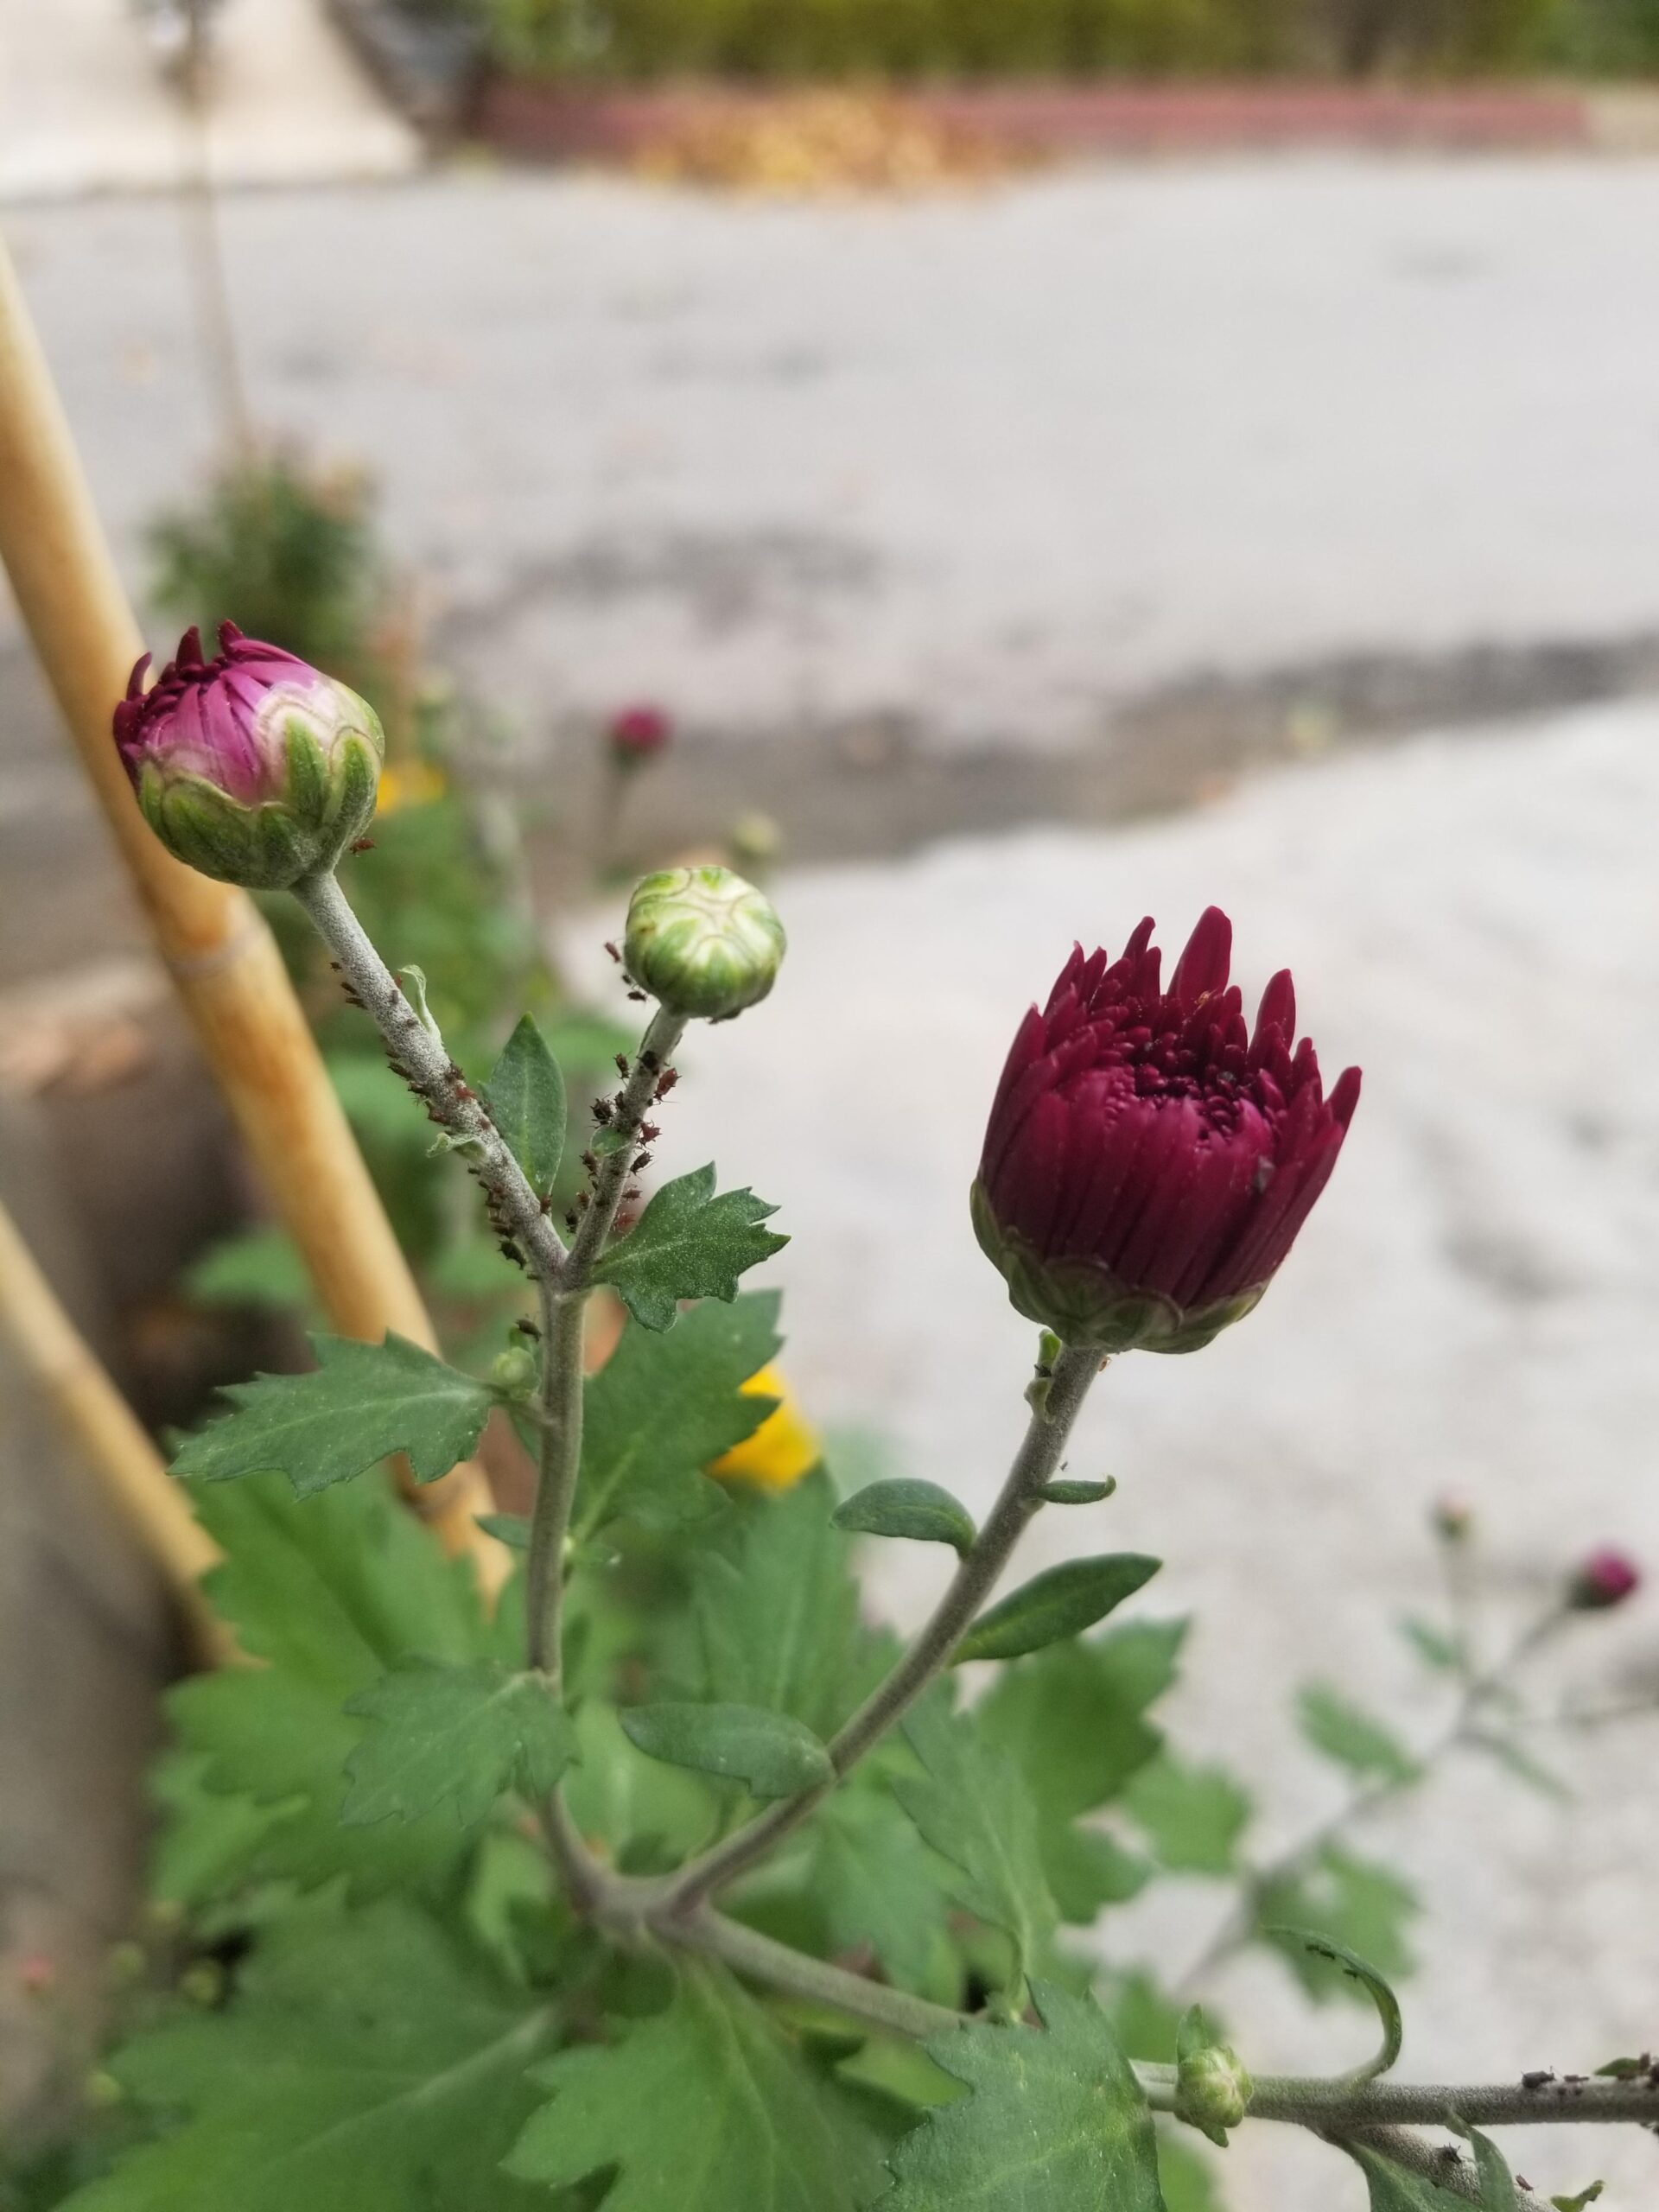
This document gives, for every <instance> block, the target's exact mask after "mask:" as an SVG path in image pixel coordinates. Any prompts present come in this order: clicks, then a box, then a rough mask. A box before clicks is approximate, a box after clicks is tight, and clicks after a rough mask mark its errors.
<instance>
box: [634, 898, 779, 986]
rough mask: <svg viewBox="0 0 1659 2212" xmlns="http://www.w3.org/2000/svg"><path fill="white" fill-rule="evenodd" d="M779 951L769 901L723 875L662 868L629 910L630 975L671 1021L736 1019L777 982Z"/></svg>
mask: <svg viewBox="0 0 1659 2212" xmlns="http://www.w3.org/2000/svg"><path fill="white" fill-rule="evenodd" d="M784 944H785V939H784V925H783V924H782V923H781V922H780V921H779V918H778V917H777V915H776V914H775V913H774V912H773V911H772V902H771V900H770V899H767V898H766V896H765V894H764V893H761V892H759V891H757V890H756V889H755V887H754V886H753V884H752V883H745V882H744V880H743V879H742V877H741V875H734V874H732V872H731V870H730V869H729V868H664V870H663V871H662V872H661V874H658V875H648V876H645V878H644V879H643V880H641V881H640V882H639V883H638V884H636V885H635V887H634V893H633V897H632V899H631V900H630V901H629V903H628V925H627V931H626V937H625V938H624V943H623V953H624V957H625V959H626V963H627V970H628V973H629V975H630V976H632V978H633V980H634V982H636V983H638V984H639V988H640V989H641V990H644V991H649V992H650V993H651V995H652V997H653V998H655V999H658V1000H660V1001H661V1002H662V1004H663V1005H664V1007H667V1008H668V1010H669V1011H670V1012H671V1013H672V1014H687V1015H690V1016H693V1017H695V1018H696V1019H698V1020H703V1021H727V1020H730V1019H731V1017H732V1015H733V1014H741V1012H742V1011H743V1009H744V1007H746V1006H753V1005H754V1004H755V1003H756V1001H758V1000H760V999H763V998H765V996H766V993H767V992H768V991H769V990H770V989H771V988H772V984H773V983H774V982H776V981H777V977H778V967H779V962H780V961H781V960H782V959H783V957H784Z"/></svg>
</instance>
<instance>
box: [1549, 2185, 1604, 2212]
mask: <svg viewBox="0 0 1659 2212" xmlns="http://www.w3.org/2000/svg"><path fill="white" fill-rule="evenodd" d="M1605 2186H1606V2184H1605V2183H1603V2182H1599V2181H1592V2183H1591V2184H1590V2186H1589V2188H1588V2189H1581V2190H1580V2191H1579V2193H1578V2195H1577V2196H1552V2197H1551V2198H1550V2200H1549V2201H1550V2202H1551V2203H1552V2204H1553V2205H1554V2208H1555V2212H1585V2208H1586V2205H1590V2204H1593V2203H1594V2202H1596V2199H1597V2198H1598V2197H1599V2196H1600V2195H1601V2192H1602V2190H1603V2189H1604V2188H1605Z"/></svg>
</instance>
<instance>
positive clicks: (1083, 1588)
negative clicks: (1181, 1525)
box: [950, 1552, 1163, 1667]
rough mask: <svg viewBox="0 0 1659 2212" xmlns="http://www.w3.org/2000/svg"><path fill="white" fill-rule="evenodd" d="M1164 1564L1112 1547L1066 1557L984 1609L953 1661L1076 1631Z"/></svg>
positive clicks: (1028, 1647)
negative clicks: (1097, 1554)
mask: <svg viewBox="0 0 1659 2212" xmlns="http://www.w3.org/2000/svg"><path fill="white" fill-rule="evenodd" d="M1162 1564H1163V1562H1162V1560H1155V1559H1147V1558H1145V1557H1144V1556H1143V1555H1142V1554H1141V1553H1139V1552H1113V1553H1111V1554H1107V1555H1105V1556H1103V1557H1102V1558H1099V1559H1073V1560H1066V1561H1065V1563H1064V1565H1062V1566H1059V1567H1050V1568H1049V1569H1048V1571H1047V1573H1046V1574H1039V1575H1036V1576H1034V1577H1033V1579H1032V1580H1031V1581H1029V1582H1027V1584H1026V1585H1025V1586H1024V1587H1023V1588H1022V1589H1019V1590H1016V1591H1015V1592H1014V1594H1013V1596H1012V1597H1008V1598H1004V1599H1002V1601H1001V1604H1000V1605H993V1606H992V1607H991V1609H990V1611H988V1612H984V1613H982V1614H981V1615H980V1617H979V1618H978V1619H977V1620H976V1622H975V1623H974V1624H973V1626H972V1627H971V1628H970V1629H969V1631H968V1633H967V1634H966V1636H964V1637H963V1639H962V1642H961V1643H959V1644H957V1648H956V1649H955V1651H954V1652H952V1654H951V1656H950V1663H951V1664H952V1666H957V1667H959V1666H961V1665H962V1664H963V1662H964V1661H965V1660H969V1659H1018V1658H1019V1657H1020V1656H1021V1655H1022V1654H1023V1653H1025V1652H1027V1651H1040V1650H1041V1649H1042V1648H1043V1646H1044V1645H1045V1644H1046V1643H1059V1642H1060V1641H1061V1639H1062V1638H1063V1637H1068V1636H1077V1635H1080V1634H1081V1633H1082V1631H1083V1630H1084V1629H1086V1628H1092V1627H1093V1626H1094V1624H1095V1623H1096V1621H1099V1620H1103V1619H1104V1618H1106V1616H1107V1614H1108V1613H1109V1612H1110V1611H1112V1610H1113V1609H1114V1607H1116V1606H1118V1605H1122V1603H1123V1600H1124V1599H1126V1598H1132V1597H1133V1596H1134V1595H1135V1592H1136V1591H1137V1590H1140V1589H1142V1588H1144V1586H1146V1585H1147V1583H1148V1582H1150V1581H1151V1580H1152V1578H1153V1576H1154V1574H1156V1573H1157V1572H1158V1569H1159V1568H1160V1567H1161V1566H1162Z"/></svg>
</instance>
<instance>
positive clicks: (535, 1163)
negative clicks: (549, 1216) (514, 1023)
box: [484, 1014, 568, 1197]
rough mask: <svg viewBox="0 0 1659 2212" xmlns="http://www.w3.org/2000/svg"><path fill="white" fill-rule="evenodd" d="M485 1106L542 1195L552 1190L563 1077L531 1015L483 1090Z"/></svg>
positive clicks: (562, 1117)
mask: <svg viewBox="0 0 1659 2212" xmlns="http://www.w3.org/2000/svg"><path fill="white" fill-rule="evenodd" d="M484 1103H485V1104H486V1106H487V1107H488V1109H489V1113H490V1119H491V1120H492V1121H493V1122H494V1123H495V1126H496V1128H498V1129H499V1131H500V1133H501V1135H502V1137H503V1139H504V1140H505V1143H506V1147H507V1150H508V1151H509V1152H510V1153H511V1154H512V1156H513V1158H514V1159H515V1160H517V1161H518V1165H519V1166H521V1167H522V1168H523V1169H524V1174H525V1176H526V1178H527V1179H528V1180H529V1183H530V1186H531V1190H533V1191H534V1192H536V1193H537V1196H538V1197H544V1196H545V1195H546V1193H547V1192H549V1191H550V1190H551V1189H552V1187H553V1185H554V1182H555V1180H556V1178H557V1176H558V1173H559V1162H560V1160H562V1159H563V1156H564V1131H565V1122H566V1118H567V1114H568V1109H567V1107H566V1105H565V1097H564V1077H563V1073H562V1072H561V1071H560V1067H559V1064H558V1062H557V1061H556V1059H555V1058H554V1057H553V1055H552V1053H551V1052H550V1050H549V1049H548V1043H547V1039H546V1038H545V1037H543V1034H542V1033H541V1031H540V1030H539V1029H538V1028H537V1026H536V1024H535V1022H534V1021H533V1020H531V1017H530V1015H529V1014H525V1015H524V1017H523V1019H522V1020H520V1021H519V1024H518V1027H517V1028H516V1029H515V1030H514V1031H513V1033H512V1036H511V1037H509V1038H508V1039H507V1041H506V1044H505V1046H504V1047H503V1050H502V1053H501V1057H500V1058H499V1060H498V1061H497V1062H496V1064H495V1065H494V1066H493V1068H492V1069H491V1071H490V1079H489V1081H488V1082H487V1083H486V1084H485V1086H484Z"/></svg>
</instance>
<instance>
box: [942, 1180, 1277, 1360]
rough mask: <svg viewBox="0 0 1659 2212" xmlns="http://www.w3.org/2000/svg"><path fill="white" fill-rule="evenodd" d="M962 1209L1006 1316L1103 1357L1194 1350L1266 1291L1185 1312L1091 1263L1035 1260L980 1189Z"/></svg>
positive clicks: (1242, 1294) (980, 1187)
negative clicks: (994, 1275)
mask: <svg viewBox="0 0 1659 2212" xmlns="http://www.w3.org/2000/svg"><path fill="white" fill-rule="evenodd" d="M969 1210H970V1211H971V1214H972V1217H973V1224H974V1234H975V1236H976V1237H977V1238H978V1240H979V1248H980V1249H981V1251H982V1252H983V1253H984V1255H985V1256H986V1258H987V1259H988V1260H989V1262H991V1264H992V1266H993V1267H994V1268H996V1270H997V1272H998V1273H999V1274H1001V1277H1002V1279H1003V1281H1005V1282H1006V1283H1007V1286H1008V1302H1009V1304H1010V1305H1011V1306H1013V1307H1014V1311H1015V1312H1016V1313H1023V1314H1024V1315H1025V1317H1026V1319H1027V1320H1028V1321H1038V1322H1040V1323H1041V1324H1042V1325H1043V1326H1044V1327H1045V1328H1046V1329H1052V1331H1053V1332H1054V1333H1055V1334H1056V1335H1057V1336H1058V1338H1059V1339H1060V1341H1061V1342H1062V1343H1063V1344H1070V1345H1072V1346H1075V1347H1077V1348H1080V1349H1087V1350H1090V1351H1098V1352H1101V1353H1102V1354H1105V1355H1109V1354H1112V1353H1116V1352H1125V1351H1166V1352H1180V1351H1203V1349H1204V1347H1205V1345H1206V1344H1213V1343H1214V1342H1215V1340H1216V1338H1217V1337H1218V1336H1219V1335H1220V1334H1221V1332H1222V1331H1223V1330H1224V1329H1225V1328H1228V1327H1230V1325H1232V1323H1233V1322H1235V1321H1242V1320H1243V1318H1244V1316H1245V1315H1246V1314H1247V1313H1249V1312H1250V1311H1251V1310H1252V1309H1253V1308H1254V1307H1255V1306H1256V1305H1258V1304H1259V1303H1260V1301H1261V1298H1262V1293H1263V1291H1265V1290H1266V1288H1267V1285H1266V1284H1265V1283H1259V1284H1257V1285H1255V1286H1254V1287H1252V1288H1250V1289H1249V1290H1243V1291H1240V1292H1239V1293H1238V1294H1237V1295H1236V1297H1233V1298H1224V1299H1220V1300H1217V1301H1216V1302H1215V1303H1214V1304H1213V1305H1210V1306H1199V1307H1198V1308H1197V1309H1196V1311H1194V1312H1192V1313H1187V1312H1185V1311H1183V1309H1182V1308H1181V1307H1180V1306H1177V1305H1176V1304H1175V1303H1174V1302H1173V1300H1171V1299H1167V1298H1161V1297H1160V1296H1159V1295H1158V1294H1156V1293H1155V1292H1152V1291H1142V1290H1131V1289H1128V1288H1127V1287H1125V1286H1124V1285H1123V1284H1122V1283H1120V1282H1119V1281H1117V1280H1116V1277H1115V1276H1114V1275H1113V1274H1111V1272H1110V1271H1109V1269H1108V1268H1103V1267H1102V1266H1101V1265H1100V1263H1099V1262H1098V1261H1095V1260H1078V1259H1063V1260H1045V1259H1043V1258H1042V1257H1041V1255H1039V1254H1038V1253H1036V1252H1034V1251H1033V1249H1032V1248H1031V1246H1030V1245H1029V1244H1028V1243H1027V1242H1026V1240H1025V1239H1024V1238H1023V1237H1021V1236H1016V1235H1014V1233H1013V1232H1012V1231H1011V1230H1005V1229H1003V1228H1002V1227H1001V1224H999V1223H998V1221H997V1219H996V1217H995V1214H994V1213H993V1212H992V1211H991V1203H990V1198H989V1197H988V1194H987V1192H986V1189H985V1186H984V1185H983V1184H982V1183H979V1182H976V1183H975V1185H974V1186H973V1189H972V1190H971V1191H970V1192H969Z"/></svg>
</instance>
